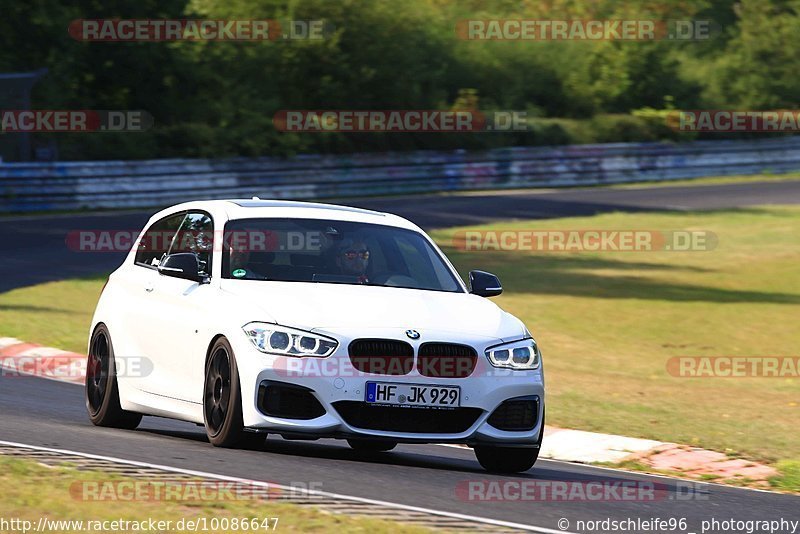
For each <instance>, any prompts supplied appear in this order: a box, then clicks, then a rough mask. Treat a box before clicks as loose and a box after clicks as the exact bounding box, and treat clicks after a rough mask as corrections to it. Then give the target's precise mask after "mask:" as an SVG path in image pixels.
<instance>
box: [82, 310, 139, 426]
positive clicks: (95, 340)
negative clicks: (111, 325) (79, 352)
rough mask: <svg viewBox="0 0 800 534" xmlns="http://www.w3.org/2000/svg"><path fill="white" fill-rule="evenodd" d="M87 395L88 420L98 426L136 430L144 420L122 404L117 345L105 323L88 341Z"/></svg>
mask: <svg viewBox="0 0 800 534" xmlns="http://www.w3.org/2000/svg"><path fill="white" fill-rule="evenodd" d="M84 397H85V400H86V411H87V412H88V414H89V420H90V421H91V422H92V424H93V425H95V426H104V427H110V428H123V429H127V430H133V429H134V428H136V427H137V426H139V423H141V422H142V414H139V413H135V412H128V411H125V410H123V409H122V407H121V406H120V403H119V386H118V385H117V365H116V360H115V359H114V346H113V345H112V344H111V335H110V334H109V332H108V328H107V327H106V325H104V324H100V325H98V326H97V328H95V330H94V333H93V334H92V338H91V340H90V342H89V356H88V358H87V361H86V380H85V382H84Z"/></svg>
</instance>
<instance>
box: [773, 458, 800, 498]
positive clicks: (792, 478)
mask: <svg viewBox="0 0 800 534" xmlns="http://www.w3.org/2000/svg"><path fill="white" fill-rule="evenodd" d="M775 467H776V468H777V469H778V472H779V473H780V475H778V476H777V477H775V478H773V479H771V480H770V481H769V482H770V484H771V485H772V487H773V488H775V489H779V490H786V491H795V492H800V461H796V460H783V461H780V462H778V463H777V465H776V466H775Z"/></svg>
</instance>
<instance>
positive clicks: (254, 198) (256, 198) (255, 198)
mask: <svg viewBox="0 0 800 534" xmlns="http://www.w3.org/2000/svg"><path fill="white" fill-rule="evenodd" d="M251 200H261V199H260V198H258V197H253V198H252V199H251Z"/></svg>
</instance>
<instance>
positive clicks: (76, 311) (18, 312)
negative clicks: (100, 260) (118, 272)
mask: <svg viewBox="0 0 800 534" xmlns="http://www.w3.org/2000/svg"><path fill="white" fill-rule="evenodd" d="M105 281H106V276H98V277H94V278H81V279H75V280H64V281H60V282H50V283H46V284H40V285H36V286H31V287H25V288H20V289H16V290H13V291H9V292H7V293H1V294H0V336H2V337H16V338H19V339H22V340H24V341H30V342H33V343H39V344H41V345H46V346H48V347H58V348H60V349H64V350H70V351H74V352H78V353H85V352H86V345H87V342H88V341H87V340H88V338H89V326H90V324H91V321H92V314H93V313H94V307H95V305H96V304H97V299H98V298H99V297H100V291H101V289H102V287H103V284H104V283H105Z"/></svg>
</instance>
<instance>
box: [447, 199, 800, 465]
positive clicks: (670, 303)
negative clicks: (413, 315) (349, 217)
mask: <svg viewBox="0 0 800 534" xmlns="http://www.w3.org/2000/svg"><path fill="white" fill-rule="evenodd" d="M480 229H482V230H486V229H493V230H503V229H507V230H520V229H522V230H526V229H535V230H542V229H560V230H586V229H642V230H680V229H690V230H710V231H712V232H714V233H716V235H717V236H718V238H719V244H718V246H717V248H715V249H714V250H713V251H708V252H685V253H678V252H627V253H620V252H605V253H602V252H582V253H574V252H573V253H567V252H541V253H531V252H507V251H484V252H464V251H459V250H454V249H453V247H452V246H451V243H452V236H453V235H454V234H455V233H456V232H457V231H459V230H462V231H463V230H464V229H463V228H462V229H456V230H447V231H439V232H435V233H434V236H435V238H436V239H437V240H438V241H439V242H440V243H441V244H442V245H443V246H444V248H445V252H446V253H447V254H448V256H450V258H451V259H452V260H453V261H454V263H455V264H456V266H457V267H458V268H459V270H460V271H461V272H462V273H463V272H466V271H468V270H469V269H475V268H480V269H485V270H488V271H491V272H494V273H496V274H497V275H498V276H499V277H500V279H501V280H502V282H503V285H504V287H505V288H506V292H505V293H504V294H503V295H501V296H500V297H498V298H496V299H495V301H496V302H497V303H498V304H499V305H500V306H502V307H503V308H504V309H506V310H508V311H509V312H511V313H513V314H515V315H517V316H518V317H520V318H521V319H522V320H523V321H524V322H525V323H526V324H527V325H528V327H529V328H530V329H531V331H532V332H533V333H534V335H535V336H536V337H537V339H538V341H539V342H540V344H541V347H542V350H543V351H544V362H545V368H546V372H547V380H548V409H547V416H548V421H549V422H550V423H552V424H555V425H559V426H564V427H568V428H579V429H584V430H590V431H599V432H609V433H615V434H624V435H629V436H638V437H643V438H651V439H659V440H664V441H674V442H677V443H686V444H690V445H695V446H700V447H705V448H710V449H715V450H720V451H725V450H726V449H730V450H732V451H736V452H737V453H741V454H743V455H744V456H746V457H748V458H751V459H755V460H762V461H769V462H774V461H777V460H779V459H800V446H799V445H798V441H797V433H796V429H797V428H800V399H798V394H797V392H798V386H800V381H798V379H792V378H733V379H722V378H697V379H689V378H676V377H673V376H671V375H669V374H668V373H667V372H666V362H667V360H668V359H669V358H670V357H673V356H715V355H730V356H736V355H744V356H776V355H782V356H797V355H798V350H799V349H798V347H800V328H797V323H798V320H799V319H800V269H798V265H799V264H800V240H798V234H797V232H798V229H800V208H798V207H770V208H752V209H741V210H727V211H718V212H698V213H650V214H607V215H600V216H596V217H585V218H569V219H557V220H547V221H519V222H508V223H502V224H492V225H487V226H482V227H480Z"/></svg>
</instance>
